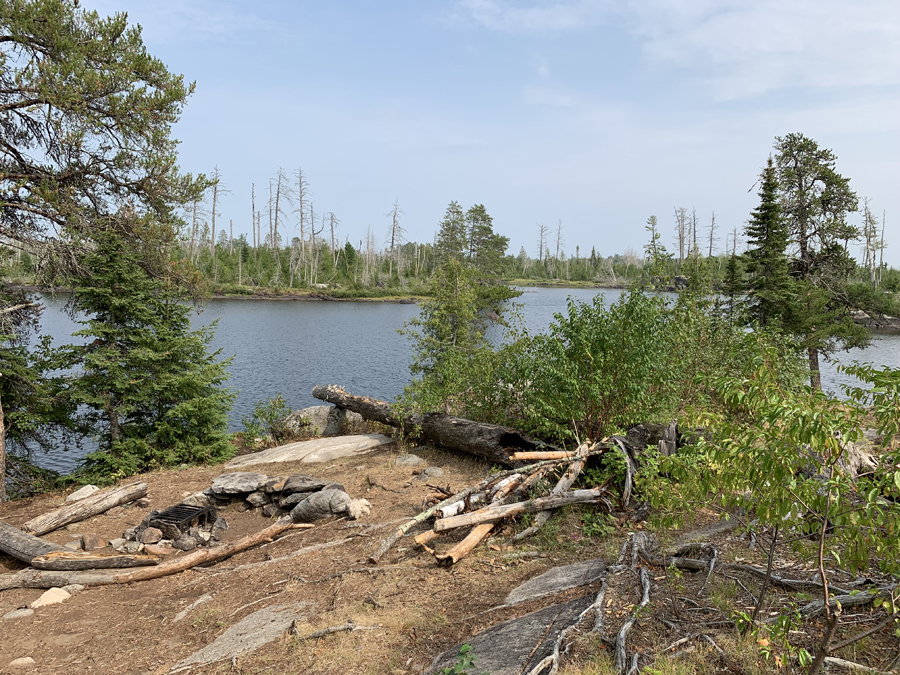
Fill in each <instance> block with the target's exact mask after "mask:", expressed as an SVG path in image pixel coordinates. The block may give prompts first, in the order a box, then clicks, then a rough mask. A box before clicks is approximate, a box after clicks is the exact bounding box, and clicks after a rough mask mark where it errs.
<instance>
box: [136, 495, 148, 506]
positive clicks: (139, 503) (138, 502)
mask: <svg viewBox="0 0 900 675" xmlns="http://www.w3.org/2000/svg"><path fill="white" fill-rule="evenodd" d="M134 505H135V506H136V507H137V508H139V509H148V508H150V500H149V499H147V498H146V497H141V498H140V499H136V500H134Z"/></svg>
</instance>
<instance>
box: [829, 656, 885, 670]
mask: <svg viewBox="0 0 900 675" xmlns="http://www.w3.org/2000/svg"><path fill="white" fill-rule="evenodd" d="M825 665H826V666H834V667H835V668H843V669H844V670H849V671H851V672H855V673H867V674H868V675H895V671H885V670H876V669H875V668H870V667H869V666H864V665H863V664H861V663H856V662H854V661H845V660H844V659H836V658H835V657H833V656H826V657H825Z"/></svg>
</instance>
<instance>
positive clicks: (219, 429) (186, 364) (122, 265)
mask: <svg viewBox="0 0 900 675" xmlns="http://www.w3.org/2000/svg"><path fill="white" fill-rule="evenodd" d="M82 264H83V269H84V273H83V274H82V275H81V276H80V277H79V278H78V279H77V283H76V287H75V303H76V307H77V309H78V310H79V311H81V312H83V313H85V314H86V315H87V316H88V318H87V319H85V320H84V321H81V324H82V325H84V326H85V328H83V329H81V330H79V331H77V332H76V333H75V334H74V335H76V336H81V337H83V338H85V339H86V343H85V344H84V345H70V346H66V347H63V348H61V349H60V352H59V356H58V365H59V366H60V367H67V368H73V367H74V368H77V369H79V372H77V373H76V374H75V375H73V376H72V378H71V380H70V384H69V389H70V393H71V396H72V398H73V400H75V401H76V402H77V403H79V404H81V405H82V406H84V407H85V408H86V412H84V413H83V416H82V417H83V421H84V422H85V423H86V424H88V425H89V426H90V427H91V428H93V430H94V433H95V435H96V436H97V438H98V445H99V450H98V452H95V453H92V454H91V455H89V456H88V458H87V464H88V470H89V472H90V474H91V475H92V477H95V478H99V479H103V478H107V479H110V478H114V477H117V476H122V475H130V474H133V473H136V472H139V471H143V470H146V469H150V468H152V467H156V466H164V465H170V464H174V463H180V462H202V461H215V460H220V459H224V458H226V457H228V456H229V454H230V452H231V450H232V448H231V445H230V443H229V442H228V440H227V437H226V433H225V431H226V426H227V419H228V411H229V410H230V408H231V404H232V402H233V400H234V394H233V393H231V392H230V391H229V390H227V389H225V388H224V387H223V384H224V382H225V380H226V379H227V377H228V376H227V372H226V367H227V365H228V363H229V360H224V361H218V360H217V357H218V352H214V353H210V352H209V351H208V347H209V343H210V341H211V340H212V336H213V332H212V331H213V327H214V324H213V326H209V327H204V328H201V329H199V330H197V331H191V330H190V321H189V313H190V308H189V307H188V306H187V305H185V304H184V303H182V302H181V297H180V294H179V293H178V291H177V290H176V289H175V288H174V287H172V286H169V285H164V284H163V283H162V282H159V281H157V280H156V279H153V278H152V277H150V276H149V275H148V274H147V273H146V272H145V271H144V270H143V269H142V268H141V266H140V265H139V264H138V254H137V253H136V252H135V251H133V250H132V249H131V247H129V246H126V245H125V244H124V243H123V242H122V240H121V239H119V238H118V237H116V236H114V235H103V236H101V237H99V239H98V242H97V246H96V249H95V250H94V251H93V252H92V253H90V254H88V255H87V256H85V257H84V259H83V261H82Z"/></svg>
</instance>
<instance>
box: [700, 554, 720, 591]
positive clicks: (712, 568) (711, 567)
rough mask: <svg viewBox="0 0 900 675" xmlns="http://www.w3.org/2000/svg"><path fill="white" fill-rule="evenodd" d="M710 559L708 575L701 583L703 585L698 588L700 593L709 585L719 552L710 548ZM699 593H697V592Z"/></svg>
mask: <svg viewBox="0 0 900 675" xmlns="http://www.w3.org/2000/svg"><path fill="white" fill-rule="evenodd" d="M712 552H713V554H712V559H711V560H710V561H709V573H708V574H707V575H706V580H705V581H704V582H703V585H702V586H700V590H701V591H702V590H703V589H704V588H706V585H707V584H708V583H709V580H710V579H712V575H713V570H715V568H716V558H717V557H718V555H719V552H718V551H717V550H716V547H715V546H713V547H712ZM698 592H699V591H698Z"/></svg>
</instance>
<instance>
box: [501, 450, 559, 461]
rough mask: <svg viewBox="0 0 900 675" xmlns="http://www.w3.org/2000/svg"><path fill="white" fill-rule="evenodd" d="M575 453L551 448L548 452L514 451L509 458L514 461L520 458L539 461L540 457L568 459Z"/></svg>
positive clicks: (520, 459)
mask: <svg viewBox="0 0 900 675" xmlns="http://www.w3.org/2000/svg"><path fill="white" fill-rule="evenodd" d="M574 456H575V453H572V452H568V451H566V450H553V451H549V452H514V453H513V454H512V455H511V456H510V459H512V460H513V461H514V462H519V461H522V460H526V459H527V460H529V461H532V462H534V461H539V460H542V459H569V457H574Z"/></svg>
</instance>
